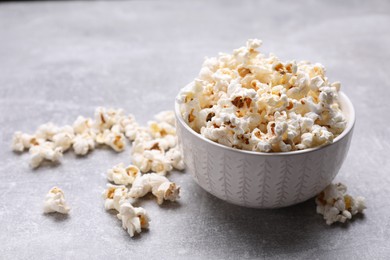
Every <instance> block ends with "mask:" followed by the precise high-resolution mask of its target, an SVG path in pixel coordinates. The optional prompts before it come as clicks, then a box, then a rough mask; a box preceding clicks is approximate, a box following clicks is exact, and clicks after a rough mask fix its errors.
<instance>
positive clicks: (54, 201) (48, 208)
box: [43, 187, 70, 214]
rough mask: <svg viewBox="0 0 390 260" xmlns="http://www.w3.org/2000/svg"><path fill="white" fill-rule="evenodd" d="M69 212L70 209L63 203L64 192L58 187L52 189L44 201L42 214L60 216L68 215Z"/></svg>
mask: <svg viewBox="0 0 390 260" xmlns="http://www.w3.org/2000/svg"><path fill="white" fill-rule="evenodd" d="M69 211H70V208H69V207H68V205H67V203H66V201H65V197H64V192H63V191H62V190H61V189H60V188H58V187H53V188H52V189H51V190H50V191H49V193H48V194H47V195H46V199H45V202H44V205H43V212H44V213H52V212H58V213H61V214H68V213H69Z"/></svg>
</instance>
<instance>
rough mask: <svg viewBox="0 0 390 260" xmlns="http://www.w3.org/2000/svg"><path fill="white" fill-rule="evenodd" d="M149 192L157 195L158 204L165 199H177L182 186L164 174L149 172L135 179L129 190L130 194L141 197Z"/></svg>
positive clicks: (133, 196)
mask: <svg viewBox="0 0 390 260" xmlns="http://www.w3.org/2000/svg"><path fill="white" fill-rule="evenodd" d="M149 192H152V194H153V195H154V196H156V198H157V203H158V204H162V203H163V201H164V200H170V201H175V200H177V199H178V198H179V197H180V195H179V193H180V186H177V185H176V184H175V183H174V182H170V181H169V180H168V179H167V178H166V177H164V176H161V175H158V174H155V173H149V174H144V175H142V176H140V177H138V178H136V179H135V181H134V182H133V185H132V187H131V189H130V191H129V196H130V197H132V198H140V197H143V196H145V195H146V194H147V193H149Z"/></svg>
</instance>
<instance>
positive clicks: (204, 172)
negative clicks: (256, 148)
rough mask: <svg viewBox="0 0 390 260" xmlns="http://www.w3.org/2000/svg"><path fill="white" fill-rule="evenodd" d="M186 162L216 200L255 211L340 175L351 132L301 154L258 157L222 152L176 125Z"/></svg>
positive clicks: (311, 191) (290, 200)
mask: <svg viewBox="0 0 390 260" xmlns="http://www.w3.org/2000/svg"><path fill="white" fill-rule="evenodd" d="M177 130H178V135H179V140H180V143H181V146H182V149H183V152H184V161H185V163H186V165H187V167H188V169H189V171H190V173H191V174H192V175H193V177H194V179H195V181H196V182H197V183H198V184H199V185H200V186H201V187H202V188H204V189H205V190H206V191H208V192H210V193H211V194H213V195H215V196H216V197H218V198H220V199H222V200H225V201H228V202H230V203H234V204H237V205H241V206H247V207H254V208H277V207H285V206H289V205H292V204H296V203H299V202H302V201H305V200H307V199H309V198H311V197H313V196H315V195H316V194H318V193H319V192H320V191H321V190H323V189H324V188H325V187H326V186H327V185H328V184H330V183H331V182H332V180H333V178H334V177H335V176H336V174H337V172H338V171H339V169H340V167H341V165H342V163H343V161H344V159H345V157H346V154H347V152H348V148H349V144H350V141H351V136H352V130H351V131H350V132H349V133H348V134H347V135H345V136H344V137H343V138H342V139H340V140H338V141H337V142H335V143H333V144H331V145H328V146H325V147H322V148H320V149H316V150H312V151H309V152H305V153H289V154H287V153H286V154H285V155H283V154H278V155H272V154H269V155H261V154H252V153H241V152H239V151H235V150H233V149H226V148H224V147H221V146H219V145H215V144H213V143H210V142H208V141H206V140H204V139H203V138H202V137H200V136H197V135H196V134H194V133H193V132H191V131H189V130H188V129H186V128H185V126H184V125H182V124H181V123H178V129H177Z"/></svg>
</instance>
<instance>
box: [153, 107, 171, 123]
mask: <svg viewBox="0 0 390 260" xmlns="http://www.w3.org/2000/svg"><path fill="white" fill-rule="evenodd" d="M154 118H155V119H156V120H157V121H159V122H166V123H168V124H170V125H172V126H175V124H176V118H175V112H174V111H172V110H166V111H161V112H160V113H158V114H157V115H155V116H154Z"/></svg>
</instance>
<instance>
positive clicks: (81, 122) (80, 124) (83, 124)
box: [73, 116, 93, 134]
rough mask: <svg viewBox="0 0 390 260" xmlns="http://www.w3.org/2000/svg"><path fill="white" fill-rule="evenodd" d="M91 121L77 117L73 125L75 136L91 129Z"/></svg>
mask: <svg viewBox="0 0 390 260" xmlns="http://www.w3.org/2000/svg"><path fill="white" fill-rule="evenodd" d="M92 124H93V122H92V119H91V118H85V117H83V116H78V117H77V119H76V120H75V121H74V123H73V131H74V133H75V134H83V133H85V132H88V131H89V130H90V129H91V128H92Z"/></svg>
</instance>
